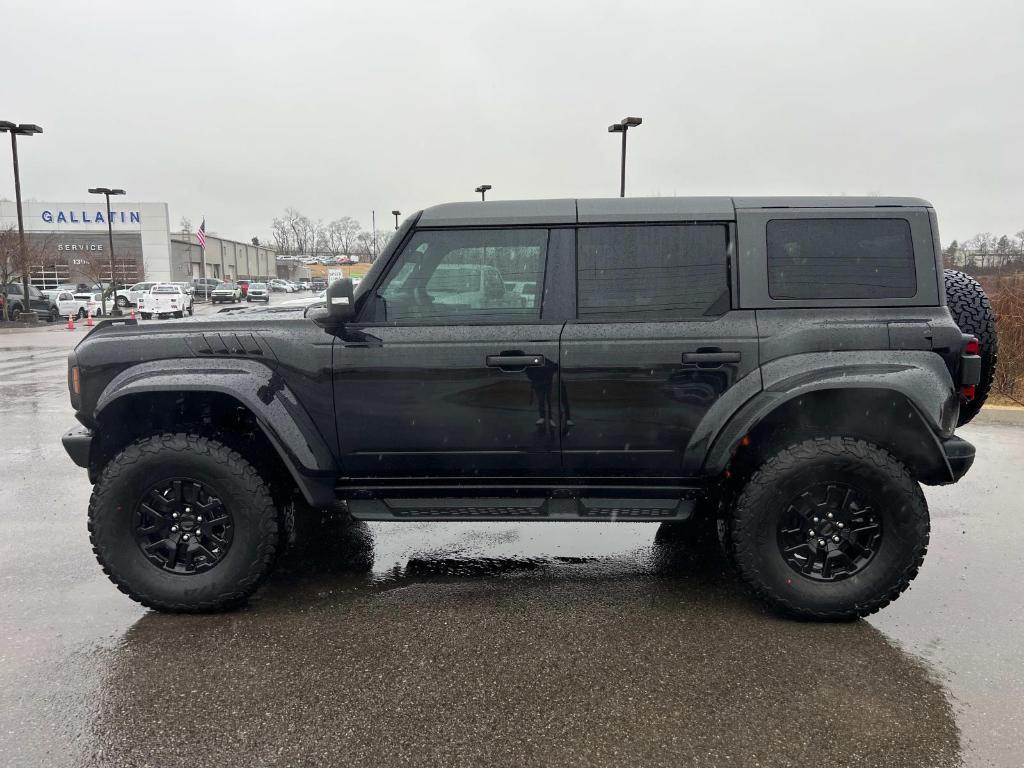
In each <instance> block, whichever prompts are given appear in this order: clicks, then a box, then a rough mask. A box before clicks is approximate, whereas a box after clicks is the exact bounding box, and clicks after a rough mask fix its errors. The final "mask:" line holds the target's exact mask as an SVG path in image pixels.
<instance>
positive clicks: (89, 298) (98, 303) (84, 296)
mask: <svg viewBox="0 0 1024 768" xmlns="http://www.w3.org/2000/svg"><path fill="white" fill-rule="evenodd" d="M74 296H75V299H76V300H77V301H81V302H84V304H85V308H86V311H87V312H88V313H90V314H91V315H92V316H93V317H102V316H103V304H104V301H103V292H102V291H95V292H92V293H90V292H88V291H80V292H78V293H76V294H74ZM106 305H107V307H108V308H109V307H112V306H113V304H112V302H111V301H110V300H109V299H108V300H107V302H106Z"/></svg>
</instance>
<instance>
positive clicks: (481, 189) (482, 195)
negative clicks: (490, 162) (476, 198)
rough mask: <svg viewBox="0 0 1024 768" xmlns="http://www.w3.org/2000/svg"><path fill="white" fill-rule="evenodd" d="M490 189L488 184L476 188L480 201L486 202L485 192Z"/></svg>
mask: <svg viewBox="0 0 1024 768" xmlns="http://www.w3.org/2000/svg"><path fill="white" fill-rule="evenodd" d="M490 188H491V185H490V184H481V185H480V186H479V187H477V188H476V191H477V192H479V193H480V199H481V200H487V190H488V189H490Z"/></svg>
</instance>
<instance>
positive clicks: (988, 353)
mask: <svg viewBox="0 0 1024 768" xmlns="http://www.w3.org/2000/svg"><path fill="white" fill-rule="evenodd" d="M945 279H946V304H947V305H948V306H949V311H950V314H952V315H953V320H955V321H956V324H957V325H958V326H960V330H961V331H963V332H964V333H969V334H971V335H972V336H975V337H976V338H977V339H978V347H979V354H980V356H981V380H980V381H979V382H978V386H976V387H975V388H974V398H973V399H972V400H970V401H969V402H967V403H964V404H963V405H961V406H960V418H959V420H958V421H957V426H962V425H963V424H966V423H967V422H969V421H970V420H971V419H973V418H974V417H975V416H977V414H978V411H980V410H981V406H983V405H984V404H985V400H986V399H987V398H988V393H989V390H990V389H991V388H992V377H993V376H994V375H995V372H996V356H997V347H998V344H997V340H996V316H995V314H994V313H993V312H992V305H991V304H990V303H989V301H988V296H986V295H985V291H984V290H983V289H982V287H981V285H979V284H978V281H977V280H975V279H974V278H973V277H971V276H970V275H968V274H966V273H965V272H960V271H958V270H955V269H947V270H945Z"/></svg>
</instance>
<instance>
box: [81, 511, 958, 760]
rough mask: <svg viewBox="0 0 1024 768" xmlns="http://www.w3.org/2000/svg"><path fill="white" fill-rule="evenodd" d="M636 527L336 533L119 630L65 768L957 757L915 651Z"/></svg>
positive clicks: (705, 551)
mask: <svg viewBox="0 0 1024 768" xmlns="http://www.w3.org/2000/svg"><path fill="white" fill-rule="evenodd" d="M655 531H656V529H655V528H654V527H653V526H650V525H642V524H633V525H629V524H619V525H614V526H611V525H609V526H600V525H589V526H588V525H572V524H557V523H556V524H546V525H545V524H540V525H534V526H528V525H502V524H482V525H474V524H448V525H443V524H436V523H435V524H425V525H417V524H391V525H389V524H377V525H374V526H373V527H370V526H367V525H365V524H355V525H352V526H351V527H348V528H345V527H336V528H335V529H334V530H332V531H330V532H329V534H328V535H321V536H318V537H317V538H316V540H315V541H316V543H315V544H314V545H309V546H307V547H305V548H300V549H298V550H297V551H295V552H293V553H292V554H291V555H290V556H289V558H288V559H287V560H286V561H285V562H284V563H282V568H281V569H280V571H278V573H277V574H276V576H275V577H274V578H273V579H272V582H271V583H270V584H269V585H268V587H267V588H266V589H265V590H263V591H262V592H261V594H260V596H259V598H258V599H257V600H255V601H253V603H252V605H251V606H250V607H249V608H247V609H244V610H242V611H239V612H235V613H231V614H225V615H219V616H192V617H173V616H163V615H158V614H153V613H150V614H147V615H145V616H143V617H142V618H141V619H140V620H139V621H138V622H137V623H135V624H134V626H132V627H131V629H129V630H128V631H127V632H126V633H125V635H124V637H123V638H122V639H121V641H120V642H119V643H118V644H117V646H116V648H115V649H114V650H113V651H111V652H110V653H109V654H108V656H107V659H106V662H105V664H104V666H105V667H106V669H105V672H104V673H103V675H102V680H101V682H100V684H99V686H98V691H97V694H98V696H99V701H98V702H97V706H96V707H95V712H96V715H95V719H94V720H93V722H92V723H91V725H90V734H89V738H88V741H89V742H90V743H91V744H92V745H93V749H96V748H97V746H98V745H102V750H103V751H102V753H95V752H94V753H93V755H92V756H91V758H89V756H85V757H86V759H85V760H83V762H86V763H89V762H95V763H97V764H99V763H101V762H104V761H111V762H113V763H115V764H124V765H133V764H144V763H145V764H156V765H168V766H176V765H182V766H184V765H200V764H215V765H252V764H260V765H292V764H300V763H308V762H310V761H312V760H314V759H315V761H316V762H319V763H321V764H334V765H341V764H349V765H406V764H419V765H467V766H469V765H529V764H533V765H582V764H587V765H645V766H646V765H672V766H679V765H758V764H760V765H789V764H807V763H821V762H824V763H825V764H833V765H886V764H892V762H891V761H892V760H893V758H898V763H899V764H900V765H904V766H914V765H920V766H942V765H955V764H957V759H958V758H957V755H958V735H957V729H956V725H955V723H954V719H953V714H952V710H951V708H950V705H949V703H948V701H947V699H946V696H945V694H944V692H943V690H942V688H941V687H940V686H939V685H937V684H936V683H935V682H934V681H933V680H932V678H931V677H930V675H929V673H928V671H927V670H926V669H925V668H924V666H923V665H922V664H921V663H920V662H918V661H916V660H914V659H913V658H911V657H910V656H908V655H907V654H905V653H903V652H901V651H899V650H897V649H896V648H895V647H893V646H892V645H891V644H890V643H889V642H887V641H886V639H885V638H884V636H883V635H882V634H881V633H879V632H878V631H876V630H875V629H873V628H872V627H871V626H870V625H869V624H867V623H864V622H857V623H852V624H845V625H831V626H829V625H815V624H804V623H796V622H787V621H782V620H779V619H777V618H774V617H772V616H770V615H767V614H765V613H763V612H762V611H761V610H760V608H759V607H757V606H756V605H755V604H754V603H753V602H752V601H751V600H750V599H749V597H748V595H747V594H746V593H745V591H744V590H743V589H741V588H740V585H739V584H737V582H736V581H735V579H734V578H733V577H732V576H731V574H730V572H729V571H728V569H727V567H726V565H725V563H723V562H722V561H721V559H720V557H719V555H718V553H717V549H716V548H714V547H713V546H708V545H707V544H703V545H701V544H697V545H693V544H691V543H689V542H687V541H686V539H685V537H684V538H683V539H682V540H680V538H679V537H674V536H671V535H665V533H664V532H661V533H660V534H659V535H657V536H655ZM652 539H653V541H652ZM580 553H587V554H580Z"/></svg>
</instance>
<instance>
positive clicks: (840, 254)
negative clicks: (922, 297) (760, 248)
mask: <svg viewBox="0 0 1024 768" xmlns="http://www.w3.org/2000/svg"><path fill="white" fill-rule="evenodd" d="M768 293H769V295H770V296H771V297H772V298H773V299H896V298H909V297H912V296H914V295H916V294H917V272H916V270H915V267H914V245H913V241H912V240H911V237H910V224H909V222H907V221H906V220H905V219H775V220H773V221H769V222H768Z"/></svg>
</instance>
